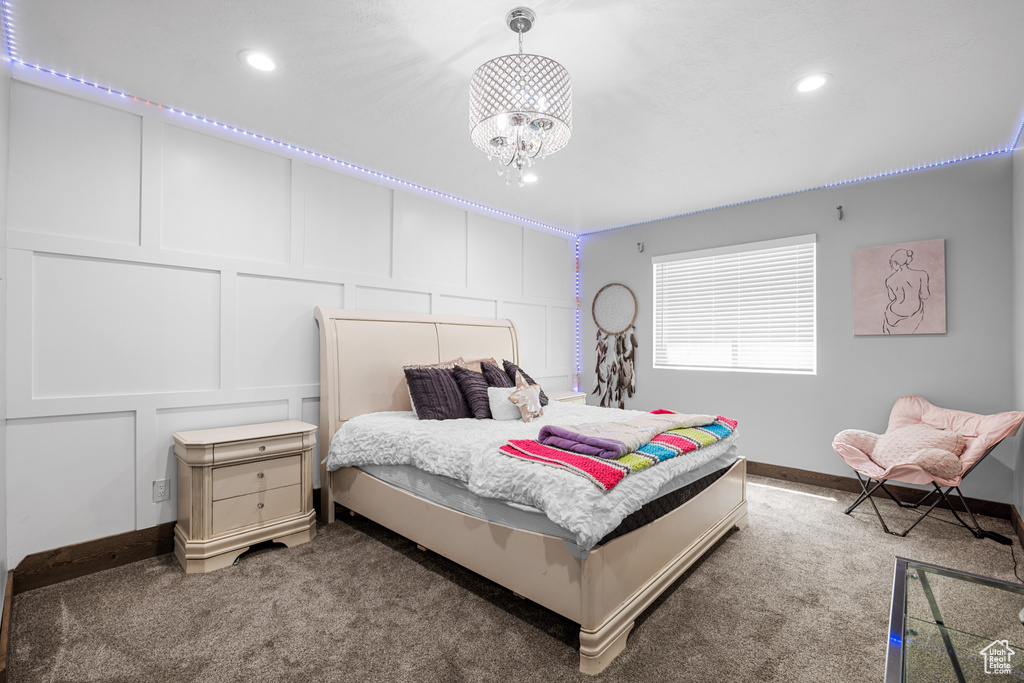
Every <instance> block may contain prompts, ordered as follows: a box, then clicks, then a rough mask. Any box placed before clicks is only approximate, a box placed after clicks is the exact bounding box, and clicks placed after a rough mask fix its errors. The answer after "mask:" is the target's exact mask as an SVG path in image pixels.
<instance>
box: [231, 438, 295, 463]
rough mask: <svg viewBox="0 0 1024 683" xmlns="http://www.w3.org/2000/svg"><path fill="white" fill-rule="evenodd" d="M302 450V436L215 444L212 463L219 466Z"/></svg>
mask: <svg viewBox="0 0 1024 683" xmlns="http://www.w3.org/2000/svg"><path fill="white" fill-rule="evenodd" d="M301 450H302V435H301V434H289V435H288V436H278V437H273V438H268V439H254V440H252V441H236V442H234V443H224V444H220V443H219V444H216V445H214V447H213V462H214V464H220V463H223V462H232V461H234V460H244V459H245V458H259V457H264V456H268V455H274V454H275V453H298V452H299V451H301Z"/></svg>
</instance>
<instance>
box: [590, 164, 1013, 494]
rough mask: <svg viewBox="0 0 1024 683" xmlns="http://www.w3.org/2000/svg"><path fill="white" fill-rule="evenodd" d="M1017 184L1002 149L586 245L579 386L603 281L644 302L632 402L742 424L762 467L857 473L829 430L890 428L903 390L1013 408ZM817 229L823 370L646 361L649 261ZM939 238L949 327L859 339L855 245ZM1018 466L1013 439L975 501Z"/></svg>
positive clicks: (972, 407)
mask: <svg viewBox="0 0 1024 683" xmlns="http://www.w3.org/2000/svg"><path fill="white" fill-rule="evenodd" d="M1011 180H1012V162H1011V159H1010V158H1009V157H1008V156H1001V157H996V158H988V159H983V160H975V161H971V162H964V163H959V164H955V165H952V166H947V167H941V168H935V169H930V170H926V171H919V172H915V173H907V174H904V175H899V176H890V177H887V178H882V179H878V180H873V181H867V182H861V183H855V184H852V185H847V186H843V187H839V188H830V189H826V190H815V191H811V192H804V193H800V194H794V195H790V196H786V197H780V198H776V199H771V200H766V201H761V202H755V203H751V204H745V205H741V206H734V207H730V208H725V209H719V210H715V211H709V212H705V213H700V214H695V215H691V216H685V217H680V218H673V219H667V220H663V221H659V222H656V223H650V224H647V225H641V226H635V227H632V228H623V229H619V230H613V231H609V232H605V233H599V234H596V235H592V236H587V237H585V238H584V239H583V241H582V255H581V269H582V272H581V279H582V288H583V289H582V299H581V306H582V308H583V320H582V322H583V328H582V343H583V347H584V348H583V351H584V361H583V370H584V382H583V389H584V390H586V391H590V390H592V389H593V382H594V374H593V366H594V363H595V355H594V335H595V333H596V327H595V326H594V322H593V319H592V318H591V316H590V313H589V311H590V304H591V302H592V301H593V298H594V295H595V294H596V292H597V290H598V289H599V288H600V287H601V286H603V285H605V284H607V283H609V282H621V283H623V284H626V285H627V286H629V287H630V288H632V289H633V291H634V292H635V293H636V296H637V299H638V302H639V312H638V315H637V328H638V338H639V341H640V344H641V346H640V349H639V356H638V368H637V388H638V393H637V395H636V396H635V397H634V398H633V399H632V400H631V401H630V402H629V403H628V404H627V406H628V407H632V408H638V409H644V410H649V409H653V408H658V407H664V408H670V409H675V410H680V411H686V412H718V413H720V414H723V415H727V416H729V417H733V418H736V419H738V420H739V423H740V434H741V437H740V438H741V451H742V453H743V455H745V456H746V457H747V458H748V459H750V460H753V461H757V462H763V463H771V464H776V465H784V466H788V467H797V468H801V469H806V470H813V471H816V472H824V473H832V474H841V475H847V476H853V473H852V471H851V470H850V469H849V468H848V467H847V466H846V465H845V464H844V463H843V462H842V460H840V458H839V456H837V455H836V454H835V453H834V452H833V451H832V448H831V442H832V437H833V436H834V435H835V434H836V433H837V432H839V431H841V430H842V429H846V428H854V427H855V428H861V429H867V430H870V431H875V432H882V431H884V430H885V426H886V421H887V418H888V415H889V410H890V408H891V406H892V402H893V400H894V399H896V398H897V397H899V396H903V395H909V394H916V395H920V396H924V397H925V398H927V399H928V400H930V401H932V402H933V403H935V404H937V405H940V406H945V407H951V408H958V409H961V410H968V411H972V412H978V413H994V412H1000V411H1004V410H1010V409H1011V408H1012V407H1013V406H1014V405H1015V403H1014V400H1013V399H1014V393H1013V392H1014V389H1013V371H1012V369H1011V368H1012V361H1013V348H1012V344H1011V330H1012V323H1011V317H1012V312H1013V307H1012V294H1011V289H1012V286H1013V277H1012V268H1013V260H1012V249H1011V247H1012V240H1011V196H1012V188H1011ZM838 204H842V205H843V207H844V211H845V218H844V220H843V221H841V222H840V221H839V220H837V212H836V209H835V207H836V205H838ZM808 233H816V234H817V240H818V251H817V255H818V256H817V293H818V311H817V315H818V322H817V325H818V327H817V332H818V372H817V375H814V376H807V375H784V374H764V373H748V372H709V371H692V370H654V369H653V368H652V364H651V356H652V351H651V349H652V346H651V343H652V310H651V309H652V281H651V277H652V276H651V257H652V256H658V255H661V254H671V253H675V252H681V251H688V250H693V249H705V248H710V247H717V246H722V245H728V244H740V243H745V242H753V241H758V240H766V239H774V238H781V237H789V236H793V235H803V234H808ZM935 238H944V239H945V240H946V280H947V292H946V294H947V316H948V325H947V330H948V331H947V333H946V334H944V335H928V336H923V335H922V336H900V337H882V336H878V337H855V336H854V335H853V320H852V311H851V307H852V306H851V301H852V285H851V252H852V251H853V250H854V249H859V248H863V247H873V246H880V245H886V244H893V243H897V242H908V241H916V240H926V239H935ZM638 241H643V242H645V243H646V251H645V252H644V253H643V254H640V253H638V252H637V248H636V242H638ZM591 402H594V399H593V398H591ZM1014 461H1015V453H1014V449H1013V447H1012V445H1011V444H1004V445H1003V446H1001V447H1000V448H999V449H997V451H996V452H995V453H994V454H993V456H990V457H989V458H988V459H987V460H986V462H985V463H983V464H982V465H981V466H979V468H978V469H977V470H975V472H974V473H973V474H972V475H971V477H970V479H969V480H968V483H967V485H966V492H967V494H968V495H971V496H974V497H979V498H986V499H989V500H997V501H1003V502H1011V499H1012V497H1013V494H1014V491H1013V481H1014V478H1013V470H1014Z"/></svg>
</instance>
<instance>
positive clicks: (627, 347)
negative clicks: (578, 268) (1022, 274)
mask: <svg viewBox="0 0 1024 683" xmlns="http://www.w3.org/2000/svg"><path fill="white" fill-rule="evenodd" d="M591 310H592V312H593V314H594V323H595V324H596V325H597V367H596V368H595V370H594V371H595V373H596V374H597V385H596V386H595V387H594V393H595V394H597V395H598V396H600V397H601V405H602V406H604V407H606V408H607V407H610V406H611V405H612V403H613V402H617V403H618V407H619V408H625V407H626V397H627V396H628V397H632V396H633V394H634V392H636V372H635V368H636V347H637V341H636V334H635V332H636V326H635V325H634V324H633V323H635V322H636V296H634V295H633V291H632V290H631V289H630V288H629V287H627V286H626V285H620V284H618V283H613V284H610V285H605V286H604V287H602V288H601V291H599V292H598V293H597V296H595V297H594V305H593V306H592V309H591ZM609 344H610V346H611V348H609ZM609 351H610V353H609Z"/></svg>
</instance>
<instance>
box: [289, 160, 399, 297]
mask: <svg viewBox="0 0 1024 683" xmlns="http://www.w3.org/2000/svg"><path fill="white" fill-rule="evenodd" d="M304 202H305V212H306V213H305V227H306V247H305V250H306V251H305V253H306V261H305V263H306V265H307V266H308V267H310V268H325V269H328V270H340V271H345V272H348V273H361V274H365V275H376V276H378V277H385V278H386V277H390V275H391V217H392V202H393V198H392V190H391V189H390V188H387V187H381V186H379V185H371V184H370V183H364V182H361V181H359V180H354V179H352V178H349V177H347V176H343V175H339V174H337V173H330V172H329V171H326V170H323V169H320V168H316V167H312V166H310V167H306V168H305V194H304Z"/></svg>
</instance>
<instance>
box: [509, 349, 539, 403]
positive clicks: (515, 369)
mask: <svg viewBox="0 0 1024 683" xmlns="http://www.w3.org/2000/svg"><path fill="white" fill-rule="evenodd" d="M502 362H503V363H504V364H505V374H507V375H508V376H509V378H511V380H512V386H515V385H516V373H517V372H522V373H523V379H525V380H526V383H527V384H537V383H536V382H534V381H533V378H532V377H530V376H529V375H527V374H526V373H525V372H523V369H522V368H521V367H519V366H518V365H516V364H515V363H513V362H512V361H509V360H506V361H502ZM537 386H538V387H539V386H540V385H539V384H537ZM540 404H541V405H542V406H546V405H547V404H548V395H547V394H545V393H544V390H543V389H541V390H540Z"/></svg>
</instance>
